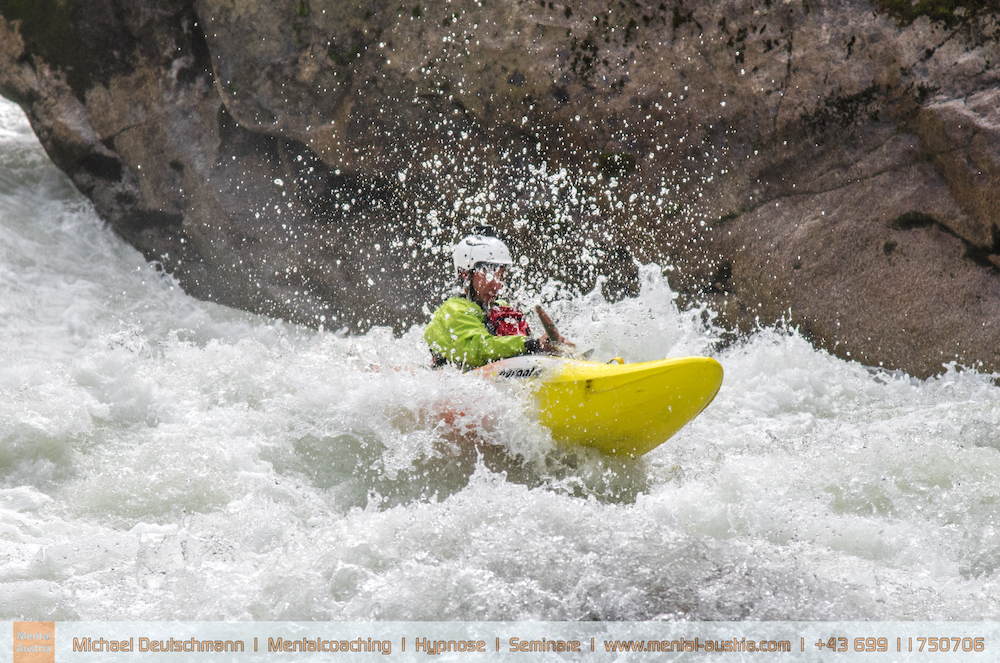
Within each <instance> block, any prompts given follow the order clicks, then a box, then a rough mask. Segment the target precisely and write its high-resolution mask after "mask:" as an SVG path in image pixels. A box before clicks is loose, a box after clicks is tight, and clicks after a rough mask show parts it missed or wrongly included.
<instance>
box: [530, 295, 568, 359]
mask: <svg viewBox="0 0 1000 663" xmlns="http://www.w3.org/2000/svg"><path fill="white" fill-rule="evenodd" d="M535 313H537V314H538V318H539V320H541V321H542V329H544V330H545V333H546V334H547V335H548V337H549V344H550V345H551V346H552V348H553V349H554V350H555V351H556V352H560V353H561V352H563V351H564V350H565V349H568V350H570V351H574V350H576V346H575V345H574V344H573V343H570V342H569V341H567V340H566V339H565V338H564V337H563V335H562V334H560V333H559V330H558V329H556V325H555V323H554V322H552V318H550V317H549V314H548V313H546V312H545V311H544V310H543V309H542V307H541V306H536V307H535ZM562 346H569V347H568V348H563V347H562Z"/></svg>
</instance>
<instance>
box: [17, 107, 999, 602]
mask: <svg viewBox="0 0 1000 663" xmlns="http://www.w3.org/2000/svg"><path fill="white" fill-rule="evenodd" d="M669 281H670V270H669V266H657V265H646V266H645V267H643V270H642V289H641V294H640V295H639V296H638V297H637V298H634V299H628V300H625V301H621V302H617V303H608V302H606V301H605V300H604V299H603V298H602V297H601V295H600V289H599V288H598V289H597V290H595V291H594V292H593V293H590V294H581V295H576V296H566V297H563V298H560V299H556V301H554V302H552V303H551V305H550V308H551V310H550V313H551V314H552V316H553V317H554V318H555V319H556V320H557V321H558V322H559V324H560V330H561V331H562V332H563V333H564V334H565V335H566V336H568V337H570V338H572V339H574V340H575V341H576V342H577V344H578V345H579V346H580V347H582V348H593V349H594V353H595V357H596V358H601V359H608V358H610V357H613V356H615V355H621V356H623V357H624V358H625V359H626V360H627V361H643V360H652V359H659V358H662V357H671V356H683V355H709V356H713V357H715V358H716V359H718V361H719V362H721V364H722V365H723V367H724V369H725V382H724V384H723V387H722V390H721V391H720V393H719V395H718V397H717V398H716V400H715V402H714V403H713V404H712V405H711V406H709V408H708V409H707V410H706V411H705V412H704V413H703V414H702V415H701V416H700V417H698V418H697V419H696V420H695V421H694V422H693V423H691V424H690V425H689V426H687V427H686V428H685V429H683V430H682V431H681V432H680V433H679V434H678V435H676V436H675V437H673V438H672V439H670V440H669V441H668V442H666V443H665V444H663V445H662V446H660V447H659V448H657V449H656V450H654V451H653V452H651V453H650V454H648V455H647V456H645V457H643V458H642V459H639V460H617V459H612V458H607V457H602V456H600V455H599V454H597V453H595V452H592V451H588V450H586V449H581V448H562V447H558V446H556V445H554V444H553V442H552V440H551V439H550V437H549V435H548V433H547V432H546V430H545V429H544V428H542V427H541V426H539V424H538V423H537V421H536V420H535V418H534V415H533V413H532V409H531V407H530V395H529V394H527V393H525V392H524V391H523V390H519V389H518V388H516V387H512V388H505V387H503V386H498V385H495V384H491V383H488V382H486V381H482V380H478V379H476V378H473V377H470V376H467V375H462V374H461V373H459V372H458V371H456V370H453V369H446V370H443V371H431V370H429V369H428V368H427V365H428V353H427V348H426V346H425V345H424V342H423V338H422V328H421V327H414V328H413V329H411V330H410V331H408V332H407V333H405V334H403V335H402V336H394V335H393V334H392V333H391V332H390V331H389V330H386V329H374V330H372V331H370V332H369V333H367V334H364V335H349V334H346V333H343V332H339V331H337V330H330V329H325V330H315V329H309V328H304V327H299V326H295V325H290V324H287V323H283V322H281V321H278V320H273V319H269V318H265V317H260V316H255V315H252V314H249V313H245V312H241V311H236V310H233V309H229V308H225V307H222V306H219V305H216V304H212V303H208V302H202V301H198V300H195V299H193V298H191V297H189V296H187V295H185V294H184V292H183V291H182V290H181V289H180V288H179V287H178V286H177V284H176V283H175V282H174V281H173V280H172V279H171V277H170V276H169V275H165V274H163V273H161V272H160V271H158V270H157V268H156V265H153V264H150V263H147V262H146V261H145V260H144V259H143V258H142V256H141V255H140V254H139V253H138V252H136V251H135V250H134V249H133V248H131V247H130V246H128V245H126V244H125V243H124V242H122V241H121V240H120V239H118V238H117V237H116V236H114V235H113V234H112V232H111V231H110V230H109V229H108V228H107V227H106V226H105V225H104V224H103V223H102V222H101V221H100V219H99V218H97V216H96V215H95V213H94V211H93V208H92V207H91V205H90V204H89V202H88V201H87V200H86V199H85V198H84V197H83V196H82V195H80V194H79V193H78V192H77V191H76V190H75V189H74V188H73V187H72V185H71V184H70V182H69V181H68V180H67V178H66V177H65V176H64V175H63V174H62V173H60V172H59V171H58V170H57V169H56V168H55V167H54V166H53V165H52V164H51V162H50V161H49V160H48V159H47V157H46V156H45V154H44V151H43V150H42V148H41V147H40V145H39V144H38V142H37V140H36V138H35V137H34V135H33V134H32V132H31V130H30V128H29V126H28V123H27V121H26V120H25V119H24V116H23V114H22V113H21V111H20V110H19V109H18V108H17V107H16V106H15V105H13V104H11V103H9V102H2V103H0V614H2V615H4V617H5V618H6V619H21V618H26V619H34V620H57V621H58V620H124V621H128V620H272V621H277V620H307V621H308V620H440V621H449V620H549V621H559V620H958V619H989V620H996V619H1000V591H998V589H1000V588H998V587H997V580H996V571H997V568H998V566H1000V548H998V546H1000V531H998V522H997V521H998V518H997V515H996V513H997V508H998V504H1000V435H998V432H997V431H998V424H1000V389H998V387H997V386H996V383H995V380H996V378H997V376H996V375H987V374H981V373H979V372H976V371H974V370H964V369H963V368H962V367H956V366H949V367H947V368H946V369H943V370H944V372H943V373H942V375H941V376H939V377H935V378H931V379H928V380H923V381H921V380H917V379H914V378H912V377H909V376H907V375H904V374H901V373H898V372H888V371H883V370H879V369H875V368H870V367H865V366H862V365H860V364H858V363H854V362H850V361H844V360H841V359H838V358H836V357H833V356H831V355H830V354H828V353H826V352H824V351H821V350H816V349H814V348H812V347H811V346H810V345H809V344H808V343H807V342H806V341H805V340H803V338H801V337H800V336H799V335H798V334H797V333H796V332H795V331H794V330H786V329H768V328H765V329H760V330H758V331H757V332H755V333H754V334H752V335H750V336H747V337H744V338H741V339H738V340H737V341H735V342H726V343H723V342H721V341H722V339H723V338H724V335H723V334H722V332H721V331H720V330H719V329H717V328H715V327H714V326H713V325H712V322H711V316H710V315H709V314H708V313H707V312H705V311H702V310H693V311H681V310H679V309H678V307H677V304H676V296H675V294H674V293H673V292H672V291H671V289H670V286H669ZM515 294H516V293H515ZM527 303H530V302H527ZM446 413H450V415H453V416H444V414H446Z"/></svg>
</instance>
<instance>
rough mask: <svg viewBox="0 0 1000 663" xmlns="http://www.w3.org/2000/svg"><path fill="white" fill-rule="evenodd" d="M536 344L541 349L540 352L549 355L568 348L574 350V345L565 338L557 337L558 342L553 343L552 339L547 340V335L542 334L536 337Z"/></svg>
mask: <svg viewBox="0 0 1000 663" xmlns="http://www.w3.org/2000/svg"><path fill="white" fill-rule="evenodd" d="M538 343H539V345H540V346H541V348H542V352H547V353H549V354H556V353H557V352H560V351H561V350H563V349H565V348H569V349H571V350H573V349H576V344H574V343H571V342H569V341H567V340H566V337H565V336H562V335H560V336H559V340H558V341H555V342H553V341H552V339H550V338H549V335H548V334H542V335H541V336H539V337H538Z"/></svg>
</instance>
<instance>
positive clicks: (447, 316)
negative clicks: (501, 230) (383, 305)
mask: <svg viewBox="0 0 1000 663" xmlns="http://www.w3.org/2000/svg"><path fill="white" fill-rule="evenodd" d="M452 258H453V260H454V263H455V272H456V275H457V276H458V278H459V279H460V281H461V284H462V289H463V293H464V294H463V295H462V296H455V297H452V298H450V299H448V300H447V301H446V302H445V303H444V304H442V305H441V306H440V308H438V310H436V311H435V312H434V315H433V316H432V317H431V321H430V324H428V325H427V329H426V330H425V331H424V339H426V341H427V345H428V346H430V349H431V356H432V357H433V364H434V365H435V366H441V365H443V364H445V363H449V362H450V363H452V364H456V365H458V366H462V367H466V368H476V367H478V366H482V365H483V364H487V363H489V362H491V361H496V360H498V359H506V358H507V357H515V356H517V355H522V354H528V353H537V352H555V349H556V348H555V345H554V344H553V343H552V342H551V341H550V339H549V337H548V334H542V335H541V336H540V337H539V338H531V337H530V335H531V330H530V328H529V327H528V321H527V320H525V319H524V314H523V313H521V312H520V311H518V310H517V309H514V308H511V307H509V306H506V305H505V304H504V303H503V302H499V301H498V300H497V295H499V293H500V290H501V289H502V288H503V286H504V278H505V277H506V276H507V269H508V267H510V265H512V264H513V260H511V257H510V250H509V249H508V248H507V245H506V244H504V243H503V242H502V241H501V240H500V239H498V238H497V237H496V236H495V234H494V232H493V229H492V228H490V227H489V226H480V227H479V228H477V229H476V233H475V234H473V235H469V236H468V237H466V238H465V239H463V240H462V241H460V242H459V243H458V244H456V245H455V246H454V247H453V248H452ZM556 340H557V341H558V342H561V343H564V342H565V339H564V338H562V337H560V338H558V339H556Z"/></svg>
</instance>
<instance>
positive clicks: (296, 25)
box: [0, 0, 1000, 376]
mask: <svg viewBox="0 0 1000 663" xmlns="http://www.w3.org/2000/svg"><path fill="white" fill-rule="evenodd" d="M26 6H27V5H25V3H4V2H0V14H2V16H3V17H4V18H0V93H2V94H4V95H5V96H8V97H10V98H12V99H14V100H15V101H17V102H18V103H20V104H21V105H22V107H24V108H25V110H26V112H27V113H28V116H29V118H30V120H31V122H32V125H33V127H34V128H35V130H36V132H37V133H38V135H39V137H40V139H41V141H42V144H43V145H44V146H45V148H46V150H48V152H49V154H50V155H51V156H52V158H53V160H54V161H55V163H56V164H57V165H58V166H59V167H60V168H62V169H63V170H65V171H66V172H67V173H68V174H69V175H70V177H71V178H72V179H73V181H74V182H75V183H76V185H77V186H78V187H79V188H80V190H81V191H83V192H84V193H85V194H87V195H88V196H89V197H90V198H91V199H92V200H93V201H94V204H95V206H96V208H97V210H98V212H99V213H100V214H101V215H102V216H103V217H104V218H105V219H107V220H108V221H109V223H110V224H111V226H112V227H113V228H114V229H115V230H116V231H117V232H118V233H120V234H121V235H122V236H123V237H124V238H126V239H127V240H128V241H130V242H131V243H133V244H134V245H135V246H137V247H138V248H139V249H140V250H142V251H143V253H144V254H145V255H146V256H147V258H149V259H150V260H155V261H158V262H159V264H161V265H162V266H163V268H164V269H166V270H168V271H170V272H171V273H173V274H175V275H176V276H177V277H178V278H179V279H180V281H181V284H182V285H183V286H184V287H185V289H186V290H188V291H189V292H191V293H192V294H194V295H196V296H199V297H203V298H210V299H213V300H215V301H219V302H222V303H225V304H228V305H232V306H237V307H241V308H245V309H248V310H253V311H259V312H263V313H267V314H269V315H274V316H279V317H283V318H287V319H290V320H294V321H298V322H304V323H307V324H312V325H318V324H324V325H326V326H328V327H329V326H335V327H341V326H347V327H349V328H352V329H364V328H367V327H369V326H371V325H375V324H391V325H394V326H395V327H396V328H397V329H399V328H401V327H403V326H405V325H407V324H409V323H410V322H413V321H419V320H421V319H423V317H424V315H425V314H424V313H423V312H422V310H423V308H424V306H425V305H431V306H432V305H433V304H434V303H435V302H436V300H437V297H439V296H440V294H441V293H442V292H443V291H444V290H445V289H446V288H447V286H448V278H447V274H448V271H449V270H448V266H447V265H448V256H447V247H448V246H450V244H451V243H452V242H453V241H454V239H455V238H457V237H458V236H459V235H461V234H463V233H464V232H465V230H466V229H467V228H468V227H470V226H471V225H472V224H473V223H475V222H478V221H481V220H486V221H489V222H492V224H493V225H495V226H497V227H498V228H499V229H500V230H501V231H502V232H503V233H505V234H506V236H507V237H508V238H509V240H510V243H511V244H512V245H513V248H514V249H515V251H516V252H518V253H520V254H523V255H526V256H528V257H530V258H531V263H530V264H529V265H528V266H527V267H525V269H524V270H523V274H522V275H521V276H522V278H523V279H524V280H525V281H526V282H528V283H538V282H540V281H541V280H542V279H544V278H547V277H556V278H559V279H562V280H564V281H567V282H569V283H571V284H574V285H575V286H576V287H578V288H581V289H589V288H591V287H593V286H594V285H595V283H597V281H596V278H597V276H598V275H599V274H600V273H601V272H611V273H610V274H608V276H609V277H610V278H609V279H607V280H606V281H604V282H603V283H604V289H605V292H606V294H607V296H609V297H611V298H617V297H622V296H629V295H630V294H633V293H634V291H635V290H634V279H635V262H634V261H633V260H631V259H630V257H631V258H634V259H635V260H639V261H650V260H657V261H660V262H661V264H665V263H668V262H669V263H670V264H671V266H672V267H673V270H672V271H670V272H669V276H670V279H671V285H672V286H673V287H674V288H675V289H676V290H678V291H679V292H680V293H681V295H682V301H684V302H689V303H690V302H694V301H707V302H708V303H709V304H710V305H711V306H712V307H714V308H715V309H716V310H717V311H719V313H720V316H719V320H721V321H722V322H724V323H725V324H726V325H728V326H729V327H730V328H732V329H734V330H743V331H746V330H749V329H752V328H753V327H754V326H755V325H758V324H772V323H774V322H776V321H779V320H783V319H784V320H786V321H788V322H790V323H792V324H794V325H797V326H798V327H799V328H801V329H802V330H803V332H804V333H805V334H806V335H807V336H809V337H810V338H811V339H813V341H814V342H815V343H816V344H817V345H819V346H821V347H825V348H828V349H829V350H830V351H832V352H834V353H836V354H838V355H840V356H843V357H850V358H851V359H856V360H858V361H861V362H864V363H866V364H870V365H881V366H883V367H885V368H887V369H902V370H905V371H908V372H910V373H911V374H913V375H917V376H927V375H932V374H934V373H937V372H940V371H941V370H942V365H943V364H945V363H948V362H951V361H955V362H958V363H959V364H963V365H968V366H976V367H980V368H982V369H984V370H989V371H992V370H998V369H1000V355H998V351H997V348H998V347H1000V343H998V340H1000V339H998V332H1000V330H998V328H997V324H998V323H997V322H996V321H997V319H998V317H1000V316H998V315H997V313H998V306H1000V291H998V280H997V276H998V272H997V268H998V266H1000V231H998V225H997V224H998V196H1000V194H998V193H997V192H998V191H1000V187H998V186H997V177H998V169H1000V133H998V132H1000V129H998V127H1000V122H998V117H997V113H998V111H997V107H998V105H997V100H998V97H1000V82H998V79H1000V48H998V43H1000V42H998V40H997V36H998V35H997V32H998V27H997V20H996V17H995V16H993V15H992V14H990V13H988V12H987V11H985V9H986V8H988V3H978V2H967V3H964V4H963V5H962V6H961V7H959V9H958V10H957V11H954V12H953V11H951V10H950V9H949V10H947V11H945V10H943V9H942V7H939V6H938V5H936V4H931V3H926V4H925V3H921V5H920V6H919V7H917V8H916V9H914V8H913V7H908V8H907V9H906V14H905V15H904V14H901V13H899V12H900V11H902V10H899V9H898V8H897V7H896V3H889V2H885V3H882V4H880V5H876V6H874V7H873V5H869V4H868V3H867V2H861V1H853V2H815V1H810V0H794V1H785V0H781V1H778V2H771V1H768V2H763V3H754V2H750V1H749V0H736V1H728V0H727V1H722V0H715V1H710V2H703V3H697V4H694V3H691V4H687V3H684V2H669V3H667V2H664V3H657V2H653V3H638V2H633V1H631V0H630V1H629V2H624V1H623V2H611V3H608V2H597V1H593V0H586V1H582V2H571V3H560V4H556V3H548V2H537V1H536V2H517V3H511V2H489V1H487V2H476V1H472V0H456V1H454V2H447V3H446V2H440V1H435V2H424V3H413V4H411V5H407V6H403V5H398V6H397V5H392V6H390V5H385V4H383V3H379V2H374V3H345V2H336V1H334V0H326V1H324V0H311V1H309V0H283V1H279V2H257V1H256V0H244V1H241V2H233V1H232V0H161V1H159V2H152V1H151V0H132V1H130V2H125V1H124V0H111V1H110V2H109V1H103V2H98V0H72V1H71V2H67V3H57V2H55V0H39V2H37V3H35V4H34V5H32V6H34V7H37V8H38V9H37V10H28V9H25V7H26ZM882 6H885V7H887V8H888V9H891V10H892V11H893V12H896V13H894V14H893V15H890V14H887V13H884V11H883V10H882V9H881V8H880V7H882ZM942 6H943V5H942ZM950 6H951V5H949V7H950ZM873 9H874V11H873ZM918 10H919V11H925V13H928V12H929V13H930V15H931V16H932V17H933V18H934V19H935V21H936V22H932V21H931V20H930V18H929V17H928V16H926V15H925V16H921V15H919V11H918Z"/></svg>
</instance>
